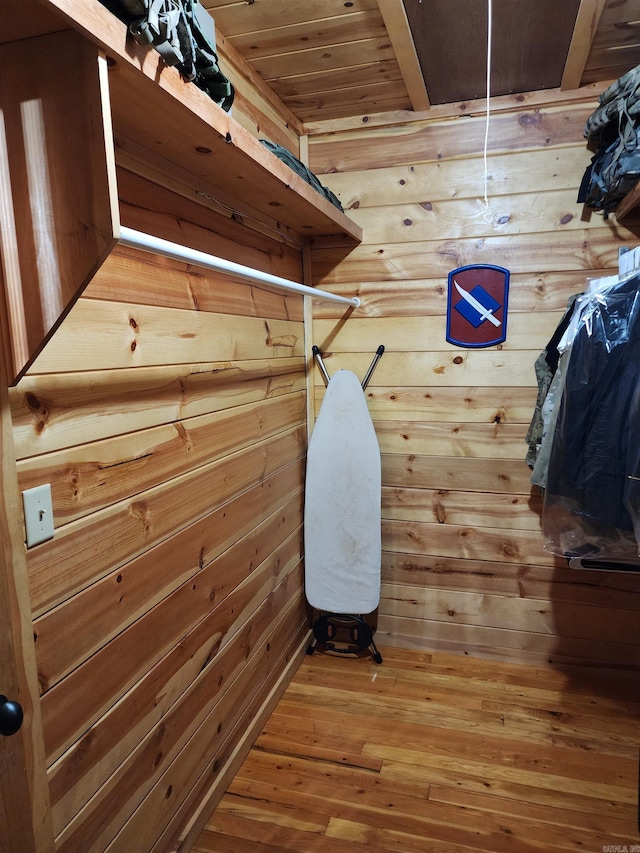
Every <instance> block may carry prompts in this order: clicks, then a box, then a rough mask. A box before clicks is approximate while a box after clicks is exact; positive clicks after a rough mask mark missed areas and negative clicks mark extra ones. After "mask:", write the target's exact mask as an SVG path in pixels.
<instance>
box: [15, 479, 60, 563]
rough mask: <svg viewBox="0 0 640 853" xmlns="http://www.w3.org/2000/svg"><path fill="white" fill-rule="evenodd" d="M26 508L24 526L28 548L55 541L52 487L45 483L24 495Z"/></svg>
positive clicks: (23, 500)
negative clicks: (48, 540)
mask: <svg viewBox="0 0 640 853" xmlns="http://www.w3.org/2000/svg"><path fill="white" fill-rule="evenodd" d="M22 504H23V506H24V526H25V530H26V534H27V548H32V547H33V546H34V545H39V544H40V543H41V542H46V541H47V539H53V504H52V503H51V485H50V483H45V484H44V485H43V486H36V487H35V488H33V489H25V491H24V492H23V493H22Z"/></svg>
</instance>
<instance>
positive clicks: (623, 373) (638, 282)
mask: <svg viewBox="0 0 640 853" xmlns="http://www.w3.org/2000/svg"><path fill="white" fill-rule="evenodd" d="M611 281H612V279H609V281H607V282H606V286H604V284H603V283H602V282H599V283H598V284H599V286H594V287H593V288H592V291H591V292H590V293H589V294H587V295H586V296H585V297H584V298H582V301H581V302H580V305H579V311H578V314H577V315H574V317H573V318H572V321H571V322H570V324H569V328H568V329H567V332H566V333H565V335H566V336H568V339H566V340H563V342H562V343H561V345H560V349H561V350H563V349H564V350H565V352H567V353H568V354H569V356H568V361H567V365H566V371H564V385H563V388H562V394H561V395H560V399H559V400H558V403H557V411H556V417H555V425H554V428H553V434H552V441H551V447H550V454H549V466H548V471H547V479H546V491H545V498H544V509H543V516H542V522H543V532H544V535H545V539H546V545H547V548H548V550H550V551H552V553H555V554H560V555H562V556H567V557H568V556H598V557H606V558H612V559H615V558H626V559H628V558H633V557H635V558H636V559H637V556H638V541H637V540H636V538H635V535H634V520H633V517H635V516H637V514H638V513H637V512H636V509H637V508H639V507H640V503H638V498H639V497H640V490H636V489H635V488H630V484H634V485H635V484H636V481H635V480H632V479H630V478H633V477H635V476H640V470H639V469H638V468H637V462H638V461H639V460H638V459H637V457H638V455H639V453H638V451H637V450H634V446H635V445H637V444H638V443H639V441H640V413H639V411H638V400H639V399H640V370H639V369H638V368H639V366H640V276H637V275H635V276H633V277H631V278H627V279H625V280H622V281H618V280H617V279H613V281H614V283H613V285H611V283H610V282H611ZM561 358H562V356H561Z"/></svg>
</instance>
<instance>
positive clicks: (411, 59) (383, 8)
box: [378, 0, 431, 111]
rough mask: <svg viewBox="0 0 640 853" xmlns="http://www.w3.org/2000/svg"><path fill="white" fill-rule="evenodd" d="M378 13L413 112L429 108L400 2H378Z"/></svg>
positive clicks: (392, 0) (407, 22) (397, 0)
mask: <svg viewBox="0 0 640 853" xmlns="http://www.w3.org/2000/svg"><path fill="white" fill-rule="evenodd" d="M378 6H379V8H380V13H381V15H382V19H383V21H384V25H385V27H386V28H387V33H388V35H389V39H390V41H391V46H392V47H393V50H394V52H395V55H396V59H397V60H398V65H399V66H400V73H401V74H402V79H403V80H404V85H405V86H406V88H407V92H408V94H409V100H410V101H411V106H412V107H413V109H414V110H416V111H418V110H428V109H429V107H430V106H431V104H430V102H429V95H428V93H427V89H426V86H425V83H424V79H423V76H422V69H421V68H420V63H419V61H418V54H417V53H416V48H415V45H414V43H413V36H412V35H411V27H410V26H409V20H408V18H407V13H406V11H405V8H404V4H403V2H402V0H378Z"/></svg>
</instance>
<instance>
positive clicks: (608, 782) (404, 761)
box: [193, 648, 640, 853]
mask: <svg viewBox="0 0 640 853" xmlns="http://www.w3.org/2000/svg"><path fill="white" fill-rule="evenodd" d="M380 651H381V653H382V656H383V663H382V664H381V665H377V664H375V663H374V662H373V660H372V659H371V658H370V657H366V658H365V657H363V658H355V659H354V658H347V657H346V656H345V657H338V656H329V655H326V654H320V653H317V652H316V653H315V654H314V655H312V656H310V657H306V658H305V660H304V661H303V663H302V665H301V666H300V668H299V670H298V671H297V673H296V675H295V677H294V679H293V681H292V682H291V684H290V685H289V686H288V688H287V690H286V692H285V693H284V695H283V697H282V698H281V700H280V702H279V703H278V705H277V706H276V708H275V711H274V713H273V714H272V716H271V717H270V719H269V720H268V722H267V724H266V725H265V727H264V729H263V731H262V733H261V735H260V737H259V738H258V740H257V742H256V744H255V746H254V747H253V749H252V750H251V752H250V753H249V755H248V756H247V758H246V759H245V761H244V763H243V765H242V767H241V768H240V770H239V772H238V774H237V776H236V777H235V779H234V780H233V782H232V784H231V785H230V787H229V789H228V791H227V793H226V794H225V795H224V797H223V798H222V800H221V801H220V802H219V804H218V806H217V808H216V810H215V812H214V814H213V815H212V817H211V819H210V820H209V822H208V824H207V827H206V829H205V830H204V831H203V833H202V834H201V836H200V837H199V839H198V841H197V843H196V845H195V847H194V848H193V849H194V851H196V853H258V851H259V853H283V851H299V853H316V852H317V853H325V851H326V853H360V851H361V853H387V852H388V851H389V853H390V851H394V853H404V852H405V851H406V853H445V851H446V853H448V852H449V851H461V853H464V851H486V853H506V851H511V852H512V853H552V851H567V850H571V851H578V850H579V851H583V852H584V853H603V851H607V853H614V851H616V853H617V851H626V853H632V851H634V850H635V851H636V853H640V833H639V831H638V747H639V745H640V691H638V689H637V684H638V682H637V680H634V679H632V678H629V677H623V676H622V675H621V674H616V673H615V672H613V673H612V672H609V673H596V672H595V671H592V670H581V669H579V668H576V669H573V670H571V671H569V670H565V671H558V670H554V669H552V668H549V669H546V668H539V667H533V666H520V665H517V664H513V663H499V662H495V661H487V660H478V659H473V658H470V657H465V656H454V655H448V654H441V653H438V654H425V653H421V652H416V651H406V650H401V649H393V648H381V649H380Z"/></svg>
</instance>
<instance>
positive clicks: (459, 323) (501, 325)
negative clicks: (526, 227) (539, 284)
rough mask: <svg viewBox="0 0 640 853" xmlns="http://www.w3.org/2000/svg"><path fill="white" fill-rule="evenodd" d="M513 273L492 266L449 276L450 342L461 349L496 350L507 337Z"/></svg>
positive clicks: (477, 267)
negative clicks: (492, 348)
mask: <svg viewBox="0 0 640 853" xmlns="http://www.w3.org/2000/svg"><path fill="white" fill-rule="evenodd" d="M508 298H509V270H505V269H503V268H502V267H496V266H492V265H491V264H477V265H476V266H468V267H459V268H458V269H457V270H453V271H452V272H450V273H449V286H448V290H447V341H448V342H449V343H450V344H455V346H457V347H492V346H495V345H496V344H501V343H502V342H503V341H504V340H505V339H506V337H507V302H508Z"/></svg>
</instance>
